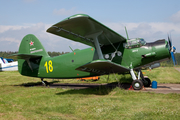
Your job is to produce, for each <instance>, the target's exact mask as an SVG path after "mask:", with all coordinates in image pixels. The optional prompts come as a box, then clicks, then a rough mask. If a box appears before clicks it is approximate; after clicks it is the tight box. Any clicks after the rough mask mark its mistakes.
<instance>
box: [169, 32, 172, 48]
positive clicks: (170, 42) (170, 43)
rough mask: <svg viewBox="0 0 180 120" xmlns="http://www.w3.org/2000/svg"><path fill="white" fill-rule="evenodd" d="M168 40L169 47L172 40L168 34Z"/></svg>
mask: <svg viewBox="0 0 180 120" xmlns="http://www.w3.org/2000/svg"><path fill="white" fill-rule="evenodd" d="M168 42H169V47H170V48H171V47H172V41H171V39H170V37H169V35H168Z"/></svg>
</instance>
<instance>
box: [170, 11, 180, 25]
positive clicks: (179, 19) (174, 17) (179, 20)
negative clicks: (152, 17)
mask: <svg viewBox="0 0 180 120" xmlns="http://www.w3.org/2000/svg"><path fill="white" fill-rule="evenodd" d="M170 20H171V21H172V22H174V23H180V11H178V12H177V13H175V14H173V15H172V16H171V17H170Z"/></svg>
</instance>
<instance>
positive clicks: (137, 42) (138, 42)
mask: <svg viewBox="0 0 180 120" xmlns="http://www.w3.org/2000/svg"><path fill="white" fill-rule="evenodd" d="M143 45H146V41H145V40H144V39H142V38H136V39H130V40H127V43H125V45H124V47H125V48H128V49H131V48H137V47H141V46H143Z"/></svg>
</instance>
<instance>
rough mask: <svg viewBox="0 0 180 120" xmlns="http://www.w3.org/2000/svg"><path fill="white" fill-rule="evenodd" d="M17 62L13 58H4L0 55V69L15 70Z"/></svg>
mask: <svg viewBox="0 0 180 120" xmlns="http://www.w3.org/2000/svg"><path fill="white" fill-rule="evenodd" d="M17 70H18V62H17V61H14V60H13V59H5V58H3V57H0V71H1V72H2V71H17Z"/></svg>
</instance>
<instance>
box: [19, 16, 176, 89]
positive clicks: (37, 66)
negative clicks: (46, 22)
mask: <svg viewBox="0 0 180 120" xmlns="http://www.w3.org/2000/svg"><path fill="white" fill-rule="evenodd" d="M47 32H49V33H52V34H55V35H58V36H61V37H64V38H67V39H70V40H73V41H76V42H81V43H83V44H86V45H89V46H90V48H87V49H83V50H78V49H76V50H73V52H71V53H68V54H64V55H61V56H57V57H53V58H52V57H50V56H49V55H48V53H47V52H46V50H45V49H44V47H43V46H42V44H41V43H40V41H39V40H38V39H37V38H36V37H35V36H34V35H32V34H28V35H26V36H25V37H24V38H23V39H22V41H21V44H20V47H19V53H18V54H16V56H17V57H18V70H19V73H20V74H22V75H25V76H31V77H38V78H41V80H42V82H44V81H43V79H44V78H53V79H68V78H82V77H91V76H100V75H107V74H112V73H118V74H124V73H129V74H131V76H132V79H133V82H132V87H133V88H134V89H135V90H140V89H142V87H143V85H144V86H150V84H151V80H150V79H149V78H145V77H144V76H143V74H142V72H141V69H142V68H144V67H151V68H155V67H159V66H160V64H159V63H160V62H162V61H165V60H169V59H170V57H171V56H172V58H173V59H175V58H174V51H175V48H174V47H173V46H172V42H171V40H170V39H169V37H168V41H166V40H165V39H161V40H157V41H155V42H151V43H146V41H145V40H144V39H143V38H134V39H129V37H128V35H127V38H125V37H123V36H122V35H120V34H118V33H116V32H115V31H113V30H111V29H110V28H108V27H106V26H105V25H103V24H102V23H100V22H98V21H96V20H95V19H93V18H91V17H90V16H88V15H85V14H76V15H73V16H71V17H68V18H66V19H64V20H62V21H61V22H59V23H57V24H55V25H53V26H52V27H50V28H49V29H48V30H47ZM126 32H127V31H126ZM136 72H137V73H136Z"/></svg>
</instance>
